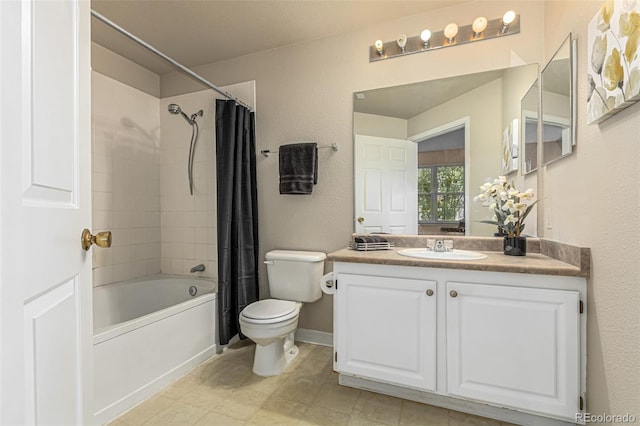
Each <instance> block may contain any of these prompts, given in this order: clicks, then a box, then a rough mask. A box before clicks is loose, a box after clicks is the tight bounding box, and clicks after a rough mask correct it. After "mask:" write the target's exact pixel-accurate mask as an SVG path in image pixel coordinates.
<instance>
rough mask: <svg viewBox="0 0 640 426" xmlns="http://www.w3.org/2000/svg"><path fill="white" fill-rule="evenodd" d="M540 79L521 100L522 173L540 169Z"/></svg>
mask: <svg viewBox="0 0 640 426" xmlns="http://www.w3.org/2000/svg"><path fill="white" fill-rule="evenodd" d="M538 88H539V85H538V80H537V79H536V81H535V82H534V83H533V84H532V85H531V87H530V88H529V90H527V93H526V94H525V95H524V96H523V97H522V101H521V102H520V110H521V111H520V114H521V119H520V122H521V123H522V131H521V135H522V138H521V145H520V146H521V147H522V165H521V167H522V173H523V174H528V173H531V172H535V171H536V170H537V169H538V114H539V109H540V108H539V107H540V102H539V96H540V92H539V91H538Z"/></svg>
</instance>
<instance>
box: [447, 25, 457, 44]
mask: <svg viewBox="0 0 640 426" xmlns="http://www.w3.org/2000/svg"><path fill="white" fill-rule="evenodd" d="M457 35H458V24H455V23H453V22H451V23H450V24H447V26H446V27H444V38H446V39H447V42H448V43H449V44H453V42H454V41H455V39H456V36H457Z"/></svg>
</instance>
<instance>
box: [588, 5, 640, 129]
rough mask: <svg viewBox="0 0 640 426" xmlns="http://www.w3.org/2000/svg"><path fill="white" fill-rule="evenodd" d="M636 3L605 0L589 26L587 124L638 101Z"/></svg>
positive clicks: (639, 23)
mask: <svg viewBox="0 0 640 426" xmlns="http://www.w3.org/2000/svg"><path fill="white" fill-rule="evenodd" d="M639 42H640V0H606V1H605V3H604V4H603V5H602V7H601V8H600V10H599V11H598V13H597V14H596V16H594V18H593V19H592V20H591V22H590V23H589V35H588V49H589V64H588V68H587V69H588V76H587V79H588V84H589V87H588V90H589V92H588V96H587V121H588V123H589V124H593V123H601V122H602V121H604V120H606V119H607V118H609V117H610V116H612V115H613V114H615V113H617V112H620V111H621V110H623V109H624V108H626V107H628V106H629V105H631V104H633V103H634V102H636V101H638V100H640V58H638V56H639V55H638V43H639Z"/></svg>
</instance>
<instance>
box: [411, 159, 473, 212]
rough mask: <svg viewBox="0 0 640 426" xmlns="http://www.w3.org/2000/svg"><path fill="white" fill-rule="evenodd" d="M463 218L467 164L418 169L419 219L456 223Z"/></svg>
mask: <svg viewBox="0 0 640 426" xmlns="http://www.w3.org/2000/svg"><path fill="white" fill-rule="evenodd" d="M460 220H464V166H463V165H453V166H430V167H420V168H419V169H418V221H419V222H420V223H455V222H459V221H460Z"/></svg>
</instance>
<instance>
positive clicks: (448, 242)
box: [444, 240, 453, 251]
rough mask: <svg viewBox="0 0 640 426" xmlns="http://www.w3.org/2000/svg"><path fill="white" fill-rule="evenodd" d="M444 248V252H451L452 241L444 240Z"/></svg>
mask: <svg viewBox="0 0 640 426" xmlns="http://www.w3.org/2000/svg"><path fill="white" fill-rule="evenodd" d="M444 248H445V250H446V251H452V250H453V240H444Z"/></svg>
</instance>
